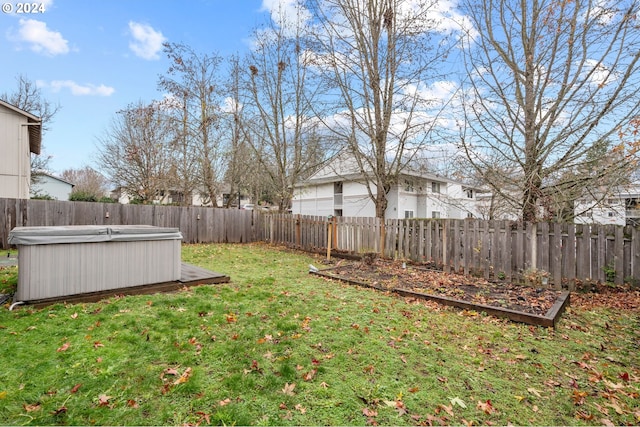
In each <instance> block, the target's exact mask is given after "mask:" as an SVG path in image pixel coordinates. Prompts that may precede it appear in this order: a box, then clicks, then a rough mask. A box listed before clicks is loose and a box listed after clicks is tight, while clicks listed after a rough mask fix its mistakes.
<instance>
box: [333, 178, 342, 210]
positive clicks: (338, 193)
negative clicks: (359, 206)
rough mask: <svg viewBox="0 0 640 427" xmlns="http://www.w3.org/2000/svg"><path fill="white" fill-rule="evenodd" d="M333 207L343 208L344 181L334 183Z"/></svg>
mask: <svg viewBox="0 0 640 427" xmlns="http://www.w3.org/2000/svg"><path fill="white" fill-rule="evenodd" d="M333 205H334V207H337V208H338V209H339V208H341V207H342V181H338V182H334V183H333ZM336 216H337V215H336Z"/></svg>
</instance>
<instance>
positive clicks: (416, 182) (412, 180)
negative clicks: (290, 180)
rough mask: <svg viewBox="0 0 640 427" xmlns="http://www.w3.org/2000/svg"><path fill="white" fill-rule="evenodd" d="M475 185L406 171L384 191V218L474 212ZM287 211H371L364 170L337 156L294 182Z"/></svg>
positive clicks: (461, 215) (369, 213)
mask: <svg viewBox="0 0 640 427" xmlns="http://www.w3.org/2000/svg"><path fill="white" fill-rule="evenodd" d="M338 171H339V172H338ZM478 191H482V190H480V189H478V188H476V187H472V186H467V185H465V184H463V183H461V182H458V181H454V180H451V179H447V178H444V177H441V176H438V175H434V174H429V173H422V172H414V171H406V172H404V173H402V174H400V176H399V179H398V183H397V184H396V185H394V186H393V187H392V188H391V190H390V191H389V194H388V196H387V197H388V201H389V203H388V206H387V210H386V214H385V219H404V218H455V219H462V218H474V217H478V216H479V212H478V209H477V199H476V196H477V193H478ZM291 212H292V213H294V214H302V215H320V216H329V215H335V216H350V217H375V215H376V210H375V205H374V203H373V201H372V200H371V198H370V197H369V195H368V192H367V187H366V183H365V181H364V179H363V175H362V174H361V173H359V172H358V171H357V168H356V167H355V164H354V163H353V162H351V161H349V160H345V159H344V158H342V159H341V158H340V157H337V158H336V159H335V160H334V161H333V162H332V163H331V164H330V165H328V166H325V167H324V168H322V169H321V170H319V171H318V172H316V173H315V174H314V175H312V176H311V177H310V178H309V179H307V180H306V181H304V182H302V183H300V184H298V185H296V186H295V188H294V196H293V200H292V203H291Z"/></svg>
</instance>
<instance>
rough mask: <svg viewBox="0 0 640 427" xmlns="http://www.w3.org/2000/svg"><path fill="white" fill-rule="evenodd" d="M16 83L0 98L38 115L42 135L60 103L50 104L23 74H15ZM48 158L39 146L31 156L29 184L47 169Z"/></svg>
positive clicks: (33, 182)
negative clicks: (15, 85)
mask: <svg viewBox="0 0 640 427" xmlns="http://www.w3.org/2000/svg"><path fill="white" fill-rule="evenodd" d="M16 84H17V87H16V89H15V91H13V92H11V93H8V92H4V93H2V94H0V99H4V100H5V101H6V102H8V103H9V104H11V105H14V106H16V107H18V108H20V109H21V110H24V111H26V112H28V113H31V114H33V115H34V116H37V117H39V118H40V120H42V134H43V135H44V134H45V132H46V131H48V130H49V129H50V128H51V123H52V122H53V118H54V116H55V115H56V114H57V113H58V111H60V108H61V107H60V105H59V104H52V103H51V102H49V101H48V100H47V99H45V98H44V96H43V95H42V91H41V90H40V88H39V87H38V86H37V85H36V84H35V83H34V82H33V81H31V80H30V79H29V78H28V77H27V76H25V75H23V74H19V75H18V76H16ZM50 160H51V156H48V155H45V154H44V147H41V152H40V153H37V154H34V155H32V156H31V184H35V183H36V182H37V180H38V172H41V171H44V170H47V169H49V161H50Z"/></svg>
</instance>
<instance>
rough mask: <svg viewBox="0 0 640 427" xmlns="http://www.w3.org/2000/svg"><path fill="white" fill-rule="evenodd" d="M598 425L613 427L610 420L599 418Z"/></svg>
mask: <svg viewBox="0 0 640 427" xmlns="http://www.w3.org/2000/svg"><path fill="white" fill-rule="evenodd" d="M600 423H602V425H603V426H606V427H614V426H615V424H614V423H612V422H611V420H609V419H607V418H600Z"/></svg>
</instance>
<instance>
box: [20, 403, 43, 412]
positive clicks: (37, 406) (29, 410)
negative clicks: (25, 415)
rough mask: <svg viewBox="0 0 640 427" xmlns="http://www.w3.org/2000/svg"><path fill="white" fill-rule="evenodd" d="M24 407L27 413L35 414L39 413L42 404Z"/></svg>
mask: <svg viewBox="0 0 640 427" xmlns="http://www.w3.org/2000/svg"><path fill="white" fill-rule="evenodd" d="M22 407H23V408H24V410H25V411H27V412H33V411H39V410H40V408H41V406H40V403H34V404H32V405H27V404H26V403H25V404H24V405H22Z"/></svg>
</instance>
